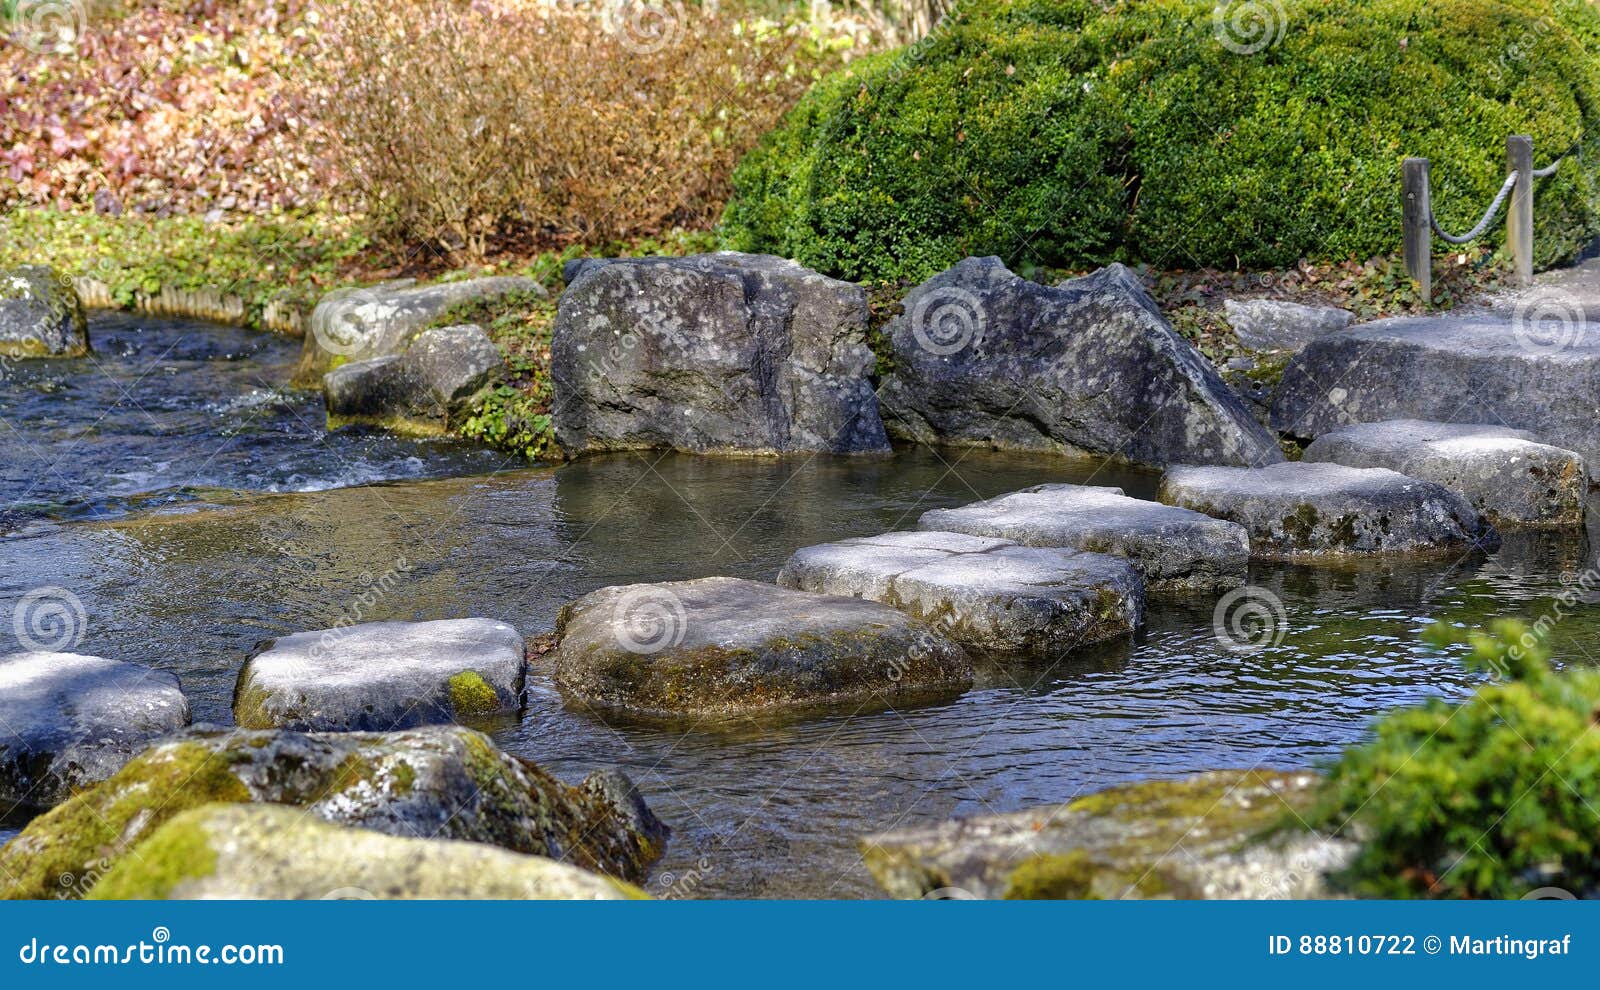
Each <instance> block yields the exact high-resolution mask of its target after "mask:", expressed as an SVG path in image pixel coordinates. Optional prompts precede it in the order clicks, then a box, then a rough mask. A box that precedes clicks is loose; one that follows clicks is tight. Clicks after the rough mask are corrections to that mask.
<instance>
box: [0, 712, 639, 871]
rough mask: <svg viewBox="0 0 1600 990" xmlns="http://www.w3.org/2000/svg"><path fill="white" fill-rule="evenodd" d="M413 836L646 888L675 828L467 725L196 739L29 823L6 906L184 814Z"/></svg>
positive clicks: (6, 854) (202, 734)
mask: <svg viewBox="0 0 1600 990" xmlns="http://www.w3.org/2000/svg"><path fill="white" fill-rule="evenodd" d="M218 802H221V803H230V804H239V803H257V804H283V805H289V806H291V807H293V808H295V809H297V810H298V811H299V812H300V813H302V814H303V815H307V816H309V817H312V818H316V819H320V820H322V821H325V822H331V823H333V824H336V825H349V826H354V827H358V828H366V829H372V830H373V831H376V832H382V833H384V834H386V835H395V836H403V837H406V838H415V839H459V840H462V841H466V842H481V843H486V844H488V845H492V846H500V847H501V848H504V849H509V850H511V851H512V852H519V853H528V854H531V855H535V856H548V857H549V858H551V859H558V860H561V861H563V862H566V863H570V864H572V865H574V866H579V867H582V868H583V869H586V870H597V871H599V872H602V873H606V874H608V875H610V876H615V877H619V878H621V879H624V880H629V881H634V882H637V881H638V880H640V879H642V878H643V876H644V873H645V870H646V869H647V868H648V866H649V865H650V864H651V863H652V862H654V861H655V860H656V859H658V858H659V857H660V856H661V853H662V850H663V849H664V848H665V843H666V840H667V836H668V829H667V828H666V826H664V825H662V824H661V822H659V821H657V820H656V818H655V816H654V815H652V814H650V811H649V809H648V808H646V807H645V805H644V802H643V800H642V799H640V797H639V796H638V793H637V792H636V791H635V790H634V788H633V785H632V784H631V783H630V782H629V781H628V780H627V778H626V777H624V776H623V775H622V774H620V773H619V772H617V771H615V770H602V771H596V772H595V773H593V774H591V775H590V776H589V779H587V780H585V781H584V782H583V784H581V785H580V786H578V787H571V786H568V785H566V784H563V783H561V782H560V781H558V780H556V779H555V778H554V777H551V776H550V775H549V774H548V773H546V772H545V771H544V770H542V769H540V768H539V767H538V766H537V765H536V764H533V763H530V762H528V761H526V760H521V759H518V758H516V757H514V756H510V755H507V754H506V753H503V752H501V751H500V750H498V749H497V748H495V746H494V744H493V743H491V742H490V741H489V739H488V737H486V736H484V735H482V734H481V733H478V732H474V731H472V730H470V729H464V728H461V727H460V726H432V727H428V728H423V729H410V730H407V731H404V732H390V733H324V734H316V735H306V734H302V733H298V732H287V731H281V730H272V731H251V730H244V729H237V730H227V731H225V730H220V729H216V728H196V729H192V730H189V731H187V732H184V733H182V734H181V735H179V736H177V737H175V738H173V739H170V740H168V741H166V742H163V743H161V744H159V745H156V746H153V747H151V748H150V749H147V750H145V751H144V752H143V753H140V754H139V755H138V756H136V757H134V758H133V759H132V760H131V761H129V763H128V764H127V765H126V766H124V767H123V768H122V769H121V770H120V771H118V772H117V774H116V775H115V776H113V777H112V778H111V779H110V780H107V781H105V782H104V783H102V784H99V785H98V786H95V787H92V788H90V789H89V790H86V791H84V792H82V793H81V794H78V795H76V796H75V797H73V798H72V799H71V800H69V801H67V802H66V803H64V804H62V805H60V806H59V807H57V808H54V809H52V810H51V811H48V812H46V813H45V814H43V815H41V816H39V817H38V818H35V819H34V820H33V821H31V822H29V823H28V826H27V827H26V828H24V829H23V830H22V833H21V834H20V835H18V836H17V837H16V838H15V839H13V840H12V841H11V842H10V843H9V844H8V845H6V846H4V847H0V897H5V898H48V897H61V896H82V895H83V894H84V893H86V892H87V891H88V890H89V889H90V888H92V887H93V886H94V884H95V883H96V882H97V881H98V880H99V879H101V878H102V877H103V876H104V874H105V872H106V870H107V869H108V868H110V867H111V866H112V865H113V864H115V863H116V862H117V860H119V859H121V858H122V857H123V856H125V855H127V854H128V853H129V851H130V850H132V849H134V848H135V847H136V846H137V845H138V844H139V843H140V842H141V841H142V840H144V839H146V838H148V837H149V836H150V835H151V834H152V833H153V832H155V830H156V829H157V828H159V827H160V826H161V825H163V824H165V823H166V822H168V821H170V820H171V819H172V818H173V817H175V816H176V815H178V814H180V813H182V812H184V811H187V810H189V809H192V808H199V807H201V806H203V805H208V804H214V803H218Z"/></svg>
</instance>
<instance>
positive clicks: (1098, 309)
mask: <svg viewBox="0 0 1600 990" xmlns="http://www.w3.org/2000/svg"><path fill="white" fill-rule="evenodd" d="M887 333H888V336H889V339H890V343H891V345H892V346H893V350H894V364H895V370H894V373H893V374H892V375H890V376H889V377H888V378H887V379H885V381H884V383H883V388H882V389H881V391H880V397H881V399H882V402H883V408H884V417H885V420H886V421H887V423H888V425H889V428H890V430H891V431H893V432H895V433H897V434H899V435H902V436H904V437H906V438H907V439H911V440H916V441H919V442H922V443H946V444H967V445H978V446H985V447H995V448H999V449H1005V450H1030V451H1043V452H1051V453H1060V454H1073V455H1085V454H1089V455H1099V456H1108V457H1114V458H1117V459H1119V460H1123V461H1127V462H1131V463H1135V464H1150V465H1165V464H1171V463H1185V462H1205V463H1217V464H1238V465H1257V464H1270V463H1273V462H1276V461H1280V460H1282V459H1283V454H1282V452H1281V451H1280V450H1279V449H1278V444H1277V441H1276V440H1274V439H1273V437H1272V435H1271V434H1269V433H1268V432H1267V431H1266V430H1265V429H1263V428H1262V427H1261V424H1259V423H1257V422H1256V421H1255V420H1254V419H1253V418H1252V417H1251V415H1250V411H1249V410H1248V409H1246V408H1245V406H1244V404H1243V402H1241V401H1240V399H1239V397H1238V396H1237V395H1235V394H1234V393H1233V391H1232V390H1231V389H1229V388H1228V386H1227V385H1226V384H1225V383H1224V382H1223V381H1222V379H1221V378H1220V377H1218V375H1217V372H1216V369H1214V368H1213V367H1212V366H1211V365H1210V363H1209V362H1207V361H1206V359H1205V358H1204V357H1203V356H1202V355H1201V354H1200V352H1199V351H1197V350H1195V349H1194V347H1193V346H1192V345H1190V344H1189V342H1188V341H1186V340H1184V339H1183V338H1182V337H1181V336H1179V335H1178V334H1177V333H1176V332H1175V331H1174V330H1173V329H1172V327H1171V326H1170V325H1169V324H1168V323H1167V321H1166V319H1165V318H1163V317H1162V315H1161V310H1160V309H1159V308H1158V307H1157V306H1156V303H1155V301H1154V300H1153V299H1151V298H1150V294H1149V293H1148V292H1146V291H1145V288H1144V286H1143V285H1142V284H1140V282H1139V279H1138V278H1137V277H1136V276H1135V275H1134V274H1133V273H1132V272H1130V271H1129V270H1128V269H1126V268H1124V267H1123V266H1121V265H1112V266H1110V267H1109V268H1103V269H1101V270H1100V271H1098V272H1095V273H1094V274H1092V275H1087V276H1085V277H1083V278H1076V279H1071V280H1069V281H1066V282H1063V283H1061V284H1060V285H1058V286H1055V287H1050V286H1044V285H1039V284H1038V283H1036V282H1030V281H1028V280H1027V279H1024V278H1021V277H1019V276H1017V275H1014V274H1012V273H1011V272H1010V271H1008V270H1007V269H1006V267H1005V265H1003V264H1001V262H1000V259H998V258H968V259H967V260H965V261H963V262H961V263H960V264H958V265H956V266H955V267H953V268H950V269H948V270H947V271H944V272H941V273H940V274H938V275H935V276H934V277H933V278H931V279H929V280H928V281H926V282H924V283H923V284H921V285H919V286H918V287H917V288H916V289H914V290H912V292H911V294H910V295H909V296H907V297H906V300H905V312H904V314H903V315H901V316H898V317H896V318H895V319H894V321H893V322H891V323H890V325H889V328H888V330H887Z"/></svg>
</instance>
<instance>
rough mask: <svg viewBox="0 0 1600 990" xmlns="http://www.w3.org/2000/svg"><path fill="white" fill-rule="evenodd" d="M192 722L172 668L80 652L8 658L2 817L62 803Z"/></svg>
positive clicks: (2, 675)
mask: <svg viewBox="0 0 1600 990" xmlns="http://www.w3.org/2000/svg"><path fill="white" fill-rule="evenodd" d="M188 724H189V702H188V700H187V699H185V698H184V696H183V691H182V690H181V689H180V688H179V686H178V679H177V678H176V677H174V676H173V675H171V674H169V673H167V672H166V671H161V670H151V669H150V668H149V667H141V666H139V665H138V664H133V663H125V662H123V661H120V660H107V659H105V658H104V657H90V656H82V655H80V654H77V653H48V652H28V653H12V654H10V655H9V656H4V657H0V815H9V814H10V813H12V812H14V811H18V810H24V809H32V808H47V807H50V806H51V805H55V804H60V803H61V802H62V801H65V800H66V799H67V798H69V797H71V796H72V794H73V792H74V791H77V790H81V789H82V788H84V787H87V786H89V785H91V784H95V783H98V782H100V781H102V780H105V779H106V778H107V777H110V776H111V775H112V774H114V773H116V772H117V771H118V770H120V769H121V768H122V765H123V764H124V763H127V762H128V760H129V759H131V758H132V757H133V755H134V754H135V753H137V752H139V751H140V750H142V749H144V748H145V747H146V746H148V745H149V744H150V742H151V741H152V740H154V739H156V738H158V737H160V736H164V735H166V734H167V733H169V732H173V731H175V730H177V729H181V728H183V727H184V726H186V725H188Z"/></svg>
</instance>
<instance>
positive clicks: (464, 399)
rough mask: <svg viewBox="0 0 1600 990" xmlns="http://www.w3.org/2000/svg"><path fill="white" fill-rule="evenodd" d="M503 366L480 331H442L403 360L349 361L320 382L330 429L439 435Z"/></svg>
mask: <svg viewBox="0 0 1600 990" xmlns="http://www.w3.org/2000/svg"><path fill="white" fill-rule="evenodd" d="M504 364H505V359H504V358H502V357H501V356H500V349H499V348H497V347H495V345H494V342H493V341H491V340H490V339H489V335H488V334H486V333H484V332H483V330H482V328H480V327H477V326H473V325H471V324H464V325H462V326H454V327H440V328H438V329H436V330H426V331H424V332H422V333H420V334H418V335H417V338H416V339H415V340H413V341H412V342H411V346H410V347H408V348H407V349H406V351H405V353H404V354H398V355H397V354H389V355H385V356H383V357H375V358H368V359H367V360H365V361H352V362H351V363H349V364H345V365H341V366H340V367H338V368H335V369H334V370H333V371H330V372H328V373H327V374H326V375H323V376H322V394H323V398H324V399H325V400H326V403H327V407H328V422H329V425H330V426H335V427H337V426H343V425H345V424H346V423H370V424H373V425H376V426H382V427H386V428H389V429H393V430H395V431H397V432H401V433H407V434H412V435H418V436H429V435H436V434H440V433H443V432H444V431H445V430H446V429H447V428H448V427H449V426H450V425H451V424H452V423H455V422H458V421H459V419H460V418H461V416H463V415H464V414H465V413H466V412H467V411H468V409H469V408H470V405H471V400H472V398H473V396H475V395H476V394H478V393H479V392H480V391H482V390H483V389H484V388H485V387H486V386H488V385H489V383H490V382H491V380H492V379H493V377H494V374H495V372H497V371H499V370H500V369H501V367H502V366H503V365H504Z"/></svg>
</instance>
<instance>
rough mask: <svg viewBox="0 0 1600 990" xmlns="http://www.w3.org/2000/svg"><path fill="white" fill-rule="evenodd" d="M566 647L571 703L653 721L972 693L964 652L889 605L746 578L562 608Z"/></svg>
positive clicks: (561, 671) (654, 588) (564, 672)
mask: <svg viewBox="0 0 1600 990" xmlns="http://www.w3.org/2000/svg"><path fill="white" fill-rule="evenodd" d="M556 637H557V644H556V649H555V654H554V655H555V673H556V678H555V679H556V684H557V686H558V687H560V688H561V690H562V692H563V693H565V694H566V695H567V697H568V698H570V699H572V700H574V701H576V702H578V703H580V704H582V705H584V706H587V707H591V708H595V709H599V710H602V711H611V712H616V713H621V714H628V715H636V716H645V717H650V718H676V717H682V716H710V717H717V716H737V715H743V714H754V713H762V712H774V711H781V710H784V709H809V708H820V707H823V706H840V705H849V706H859V705H864V704H873V703H879V704H887V705H897V704H901V703H903V702H910V701H915V700H927V699H931V698H933V697H939V696H943V697H948V696H951V695H955V694H959V693H960V692H962V691H964V690H966V688H968V687H969V686H971V684H972V662H971V660H970V659H969V658H968V656H967V654H966V652H965V651H964V650H962V648H961V647H959V646H957V645H956V644H955V643H953V642H951V641H950V640H948V639H946V638H945V637H944V636H941V635H939V634H938V633H937V632H935V631H934V630H933V628H932V627H930V626H928V625H927V624H926V623H923V622H921V621H919V620H917V619H914V618H912V617H911V616H908V615H906V614H904V613H902V612H899V611H896V610H895V609H893V608H890V607H889V606H887V605H880V604H878V603H877V602H871V601H865V600H863V599H860V598H844V597H838V596H832V595H815V594H810V593H808V592H804V591H794V590H791V589H788V588H780V587H777V586H776V585H771V584H763V583H760V582H756V581H744V580H740V579H738V578H725V577H714V578H702V579H700V580H698V581H675V582H668V583H664V584H633V585H620V586H616V587H610V588H601V589H600V590H599V591H595V592H592V593H590V594H588V595H585V596H584V597H583V598H580V599H578V600H577V601H576V602H573V603H572V604H570V605H568V606H566V607H565V608H563V609H562V610H561V614H560V616H559V617H558V618H557V620H556Z"/></svg>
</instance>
